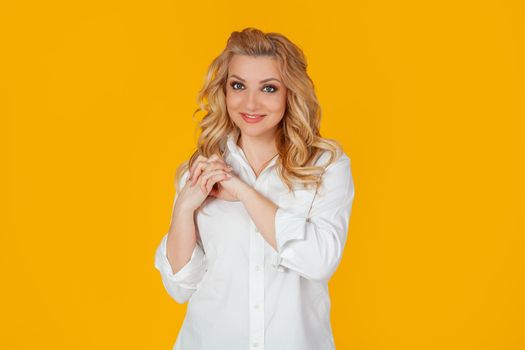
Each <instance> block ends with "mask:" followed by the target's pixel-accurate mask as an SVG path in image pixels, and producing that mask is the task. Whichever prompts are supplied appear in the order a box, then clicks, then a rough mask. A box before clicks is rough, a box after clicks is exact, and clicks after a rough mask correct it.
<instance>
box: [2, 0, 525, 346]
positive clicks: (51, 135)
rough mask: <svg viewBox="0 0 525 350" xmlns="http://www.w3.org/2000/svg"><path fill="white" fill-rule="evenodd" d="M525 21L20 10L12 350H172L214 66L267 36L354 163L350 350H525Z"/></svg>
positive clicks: (294, 6)
mask: <svg viewBox="0 0 525 350" xmlns="http://www.w3.org/2000/svg"><path fill="white" fill-rule="evenodd" d="M524 9H525V5H524V3H523V1H508V0H502V1H492V2H490V1H435V2H427V1H373V2H372V1H359V2H349V1H339V2H331V1H321V2H313V1H304V0H303V1H287V2H282V3H278V2H247V1H198V2H195V1H190V2H168V1H148V2H146V1H141V2H130V1H120V2H117V1H85V2H76V1H67V2H66V1H64V2H57V1H50V2H48V1H41V2H16V1H3V2H2V4H1V5H0V38H1V40H0V50H1V55H0V60H1V62H0V63H1V64H0V115H1V118H0V150H1V151H0V152H1V153H0V155H1V160H0V162H1V163H0V164H1V167H2V169H1V170H2V171H1V172H0V177H1V178H0V183H1V185H0V186H1V187H0V189H1V192H0V193H1V195H0V198H1V208H0V209H1V220H0V225H1V226H0V230H1V235H0V269H1V270H0V348H1V349H6V350H15V349H148V350H149V349H171V347H172V345H173V344H174V342H175V339H176V336H177V332H178V330H179V327H180V325H181V323H182V320H183V317H184V314H185V310H186V305H180V304H177V303H176V302H175V301H174V300H172V299H170V298H169V296H168V295H167V293H166V292H165V291H164V289H163V286H162V283H161V279H160V275H159V273H158V271H157V270H155V269H154V266H153V257H154V251H155V248H156V246H157V244H158V243H159V242H160V239H161V237H162V235H163V234H164V233H165V231H166V230H167V229H168V225H169V220H170V214H171V208H172V200H173V197H174V191H175V188H174V175H175V169H176V167H177V166H178V165H179V164H180V162H182V161H183V160H185V159H186V158H187V157H189V155H191V153H192V151H193V147H194V144H195V141H196V135H197V134H196V132H195V127H196V122H195V121H194V120H192V118H191V114H192V113H193V111H194V110H195V109H196V108H197V105H196V103H195V98H196V95H197V92H198V90H199V88H200V87H201V84H202V82H203V78H204V74H205V72H206V68H207V67H208V64H209V63H210V62H211V60H212V59H213V58H214V57H215V56H216V55H218V54H219V53H220V51H221V50H222V49H223V47H224V45H225V43H226V40H227V38H228V36H229V34H230V33H231V32H232V31H234V30H241V29H243V28H244V27H247V26H253V27H257V28H260V29H262V30H263V31H276V32H280V33H283V34H285V35H287V36H288V37H289V38H290V39H291V40H292V41H294V42H296V43H297V44H298V45H299V46H300V47H301V48H302V49H303V50H304V52H305V54H306V56H307V58H308V62H309V66H308V71H309V74H310V75H311V77H312V79H313V80H314V82H315V84H316V91H317V94H318V97H319V99H320V102H321V105H322V108H323V121H322V133H323V135H324V136H326V137H330V138H335V139H338V140H339V141H341V142H342V144H343V145H344V147H345V150H346V152H347V154H348V155H349V156H350V158H351V159H352V167H353V168H352V170H353V174H354V180H355V186H356V197H355V202H354V209H353V213H352V217H351V221H350V230H349V240H348V242H347V246H346V250H345V254H344V258H343V261H342V263H341V265H340V267H339V269H338V271H337V272H336V274H335V275H334V277H333V279H332V280H331V281H330V284H329V285H330V290H331V296H332V322H333V324H332V326H333V331H334V336H335V340H336V346H337V349H339V350H344V349H350V350H373V349H385V350H391V349H403V350H408V349H449V350H450V349H462V350H464V349H476V350H482V349H497V350H501V349H504V350H517V349H524V348H525V334H524V333H525V329H524V328H525V298H524V296H525V288H524V284H525V282H524V277H525V273H524V272H525V261H524V260H525V259H524V256H523V255H524V253H525V250H524V248H525V244H524V243H525V242H524V241H525V240H524V233H525V227H524V226H525V222H524V216H525V191H524V179H525V174H524V159H523V158H524V157H523V151H524V149H525V98H524V97H525V79H524V78H525V74H524V62H525V55H524V43H525V41H524V35H523V34H524V23H525V22H524V20H525V18H524V17H525V16H524V14H525V11H524ZM200 117H202V115H200Z"/></svg>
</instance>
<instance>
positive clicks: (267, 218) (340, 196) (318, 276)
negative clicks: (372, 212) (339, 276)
mask: <svg viewBox="0 0 525 350" xmlns="http://www.w3.org/2000/svg"><path fill="white" fill-rule="evenodd" d="M239 199H240V200H241V201H242V203H243V204H244V206H245V207H246V209H247V211H248V213H249V215H250V217H251V218H252V220H253V222H254V223H255V225H256V226H257V228H258V229H259V232H260V233H261V234H262V236H263V237H264V239H265V240H266V241H267V242H268V243H269V244H270V245H271V246H272V247H273V248H274V249H275V250H276V261H275V264H276V265H282V266H285V267H288V268H289V269H291V270H294V271H295V272H297V273H298V274H300V275H302V276H303V277H305V278H308V279H311V280H319V281H321V280H328V279H329V278H330V277H331V276H332V274H333V273H334V272H335V270H336V268H337V266H338V265H339V262H340V260H341V258H342V253H343V248H344V245H345V243H346V238H347V231H348V224H349V219H350V213H351V209H352V203H353V199H354V182H353V177H352V173H351V169H350V159H349V158H348V156H347V155H346V154H344V153H343V154H342V155H341V156H340V157H339V158H338V159H337V160H336V161H335V162H334V163H332V164H331V165H330V166H328V167H327V169H326V171H325V173H324V175H323V186H322V188H321V189H319V191H318V193H317V195H316V196H315V198H314V201H313V203H312V207H311V210H310V216H309V217H304V216H302V215H298V214H296V213H293V212H292V211H290V210H286V209H283V208H280V207H277V206H276V205H275V204H274V203H272V202H271V201H270V200H268V199H267V198H265V197H264V196H262V195H261V194H259V193H258V192H257V191H256V190H255V189H253V188H251V189H246V190H245V191H240V195H239ZM298 205H300V203H299V204H298Z"/></svg>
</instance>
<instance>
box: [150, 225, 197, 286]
mask: <svg viewBox="0 0 525 350" xmlns="http://www.w3.org/2000/svg"><path fill="white" fill-rule="evenodd" d="M167 240H168V235H167V234H166V235H165V236H164V237H163V238H162V241H161V242H160V245H159V247H158V248H157V252H156V254H155V267H156V268H157V269H158V270H159V271H160V272H161V273H162V274H163V275H165V276H166V277H167V278H168V279H169V280H170V281H172V282H175V283H177V285H179V286H181V287H183V288H189V289H196V288H197V285H198V283H199V282H200V281H201V279H202V273H203V265H204V263H205V254H204V251H203V250H202V248H201V247H200V246H199V245H198V244H196V245H195V249H193V252H192V254H191V258H190V260H189V261H188V262H187V263H186V264H185V265H184V266H183V267H182V268H181V269H180V270H179V271H177V273H175V274H174V273H173V269H172V267H171V264H170V262H169V260H168V256H167V253H166V242H167Z"/></svg>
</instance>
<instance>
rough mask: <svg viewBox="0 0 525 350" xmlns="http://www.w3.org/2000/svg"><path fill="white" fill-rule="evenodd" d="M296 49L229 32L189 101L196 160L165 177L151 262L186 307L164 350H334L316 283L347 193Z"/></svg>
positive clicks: (348, 183)
mask: <svg viewBox="0 0 525 350" xmlns="http://www.w3.org/2000/svg"><path fill="white" fill-rule="evenodd" d="M306 68H307V64H306V59H305V56H304V54H303V52H302V50H301V49H300V48H299V47H298V46H296V45H295V44H293V43H292V42H291V41H290V40H288V39H287V38H286V37H285V36H283V35H281V34H278V33H263V32H262V31H260V30H258V29H255V28H246V29H244V30H242V31H241V32H233V33H232V34H231V36H230V38H229V39H228V42H227V45H226V48H225V49H224V51H223V52H222V53H221V54H220V55H219V56H218V57H217V58H215V59H214V60H213V62H212V63H211V65H210V67H209V70H208V74H207V76H206V80H205V84H204V86H203V88H202V90H201V91H200V93H199V96H198V100H199V104H200V108H199V109H198V110H197V111H199V110H202V111H205V112H206V115H205V116H204V117H203V119H202V121H201V122H200V125H199V126H200V131H201V133H200V137H199V139H198V144H197V147H196V148H197V149H196V151H195V153H194V154H193V155H192V156H191V158H190V159H189V160H187V161H186V162H184V163H183V164H181V166H180V167H179V169H178V171H177V180H176V183H177V186H176V195H175V202H174V205H173V214H172V218H171V224H170V228H169V231H168V232H167V234H166V235H165V236H164V237H163V238H162V240H161V242H160V245H159V246H158V249H157V251H156V255H155V266H156V268H157V269H158V270H159V271H160V274H161V277H162V281H163V284H164V287H165V288H166V290H167V292H168V293H169V295H170V296H171V297H172V298H173V299H175V300H176V301H177V302H178V303H181V304H182V303H185V302H188V305H187V311H186V317H185V319H184V322H183V325H182V327H181V329H180V331H179V334H178V337H177V340H176V342H175V345H174V347H173V349H175V350H214V349H217V350H246V349H256V350H258V349H270V350H281V349H282V350H295V349H297V350H308V349H310V350H329V349H335V345H334V339H333V335H332V329H331V324H330V298H329V292H328V280H329V279H330V277H331V276H332V275H333V273H334V272H335V270H336V268H337V267H338V265H339V263H340V261H341V258H342V255H343V248H344V246H345V242H346V239H347V230H348V225H349V219H350V213H351V208H352V202H353V199H354V183H353V178H352V174H351V168H350V159H349V157H348V156H347V155H346V154H345V153H344V152H343V149H342V147H341V145H340V144H339V143H338V142H337V141H335V140H330V139H325V138H322V137H321V135H320V133H319V126H320V118H321V110H320V106H319V103H318V100H317V97H316V95H315V92H314V85H313V83H312V81H311V79H310V78H309V76H308V74H307V72H306Z"/></svg>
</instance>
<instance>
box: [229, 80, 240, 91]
mask: <svg viewBox="0 0 525 350" xmlns="http://www.w3.org/2000/svg"><path fill="white" fill-rule="evenodd" d="M230 85H231V87H232V88H233V89H234V90H239V89H236V88H235V86H236V85H242V84H241V83H238V82H236V81H234V82H233V83H231V84H230Z"/></svg>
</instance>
